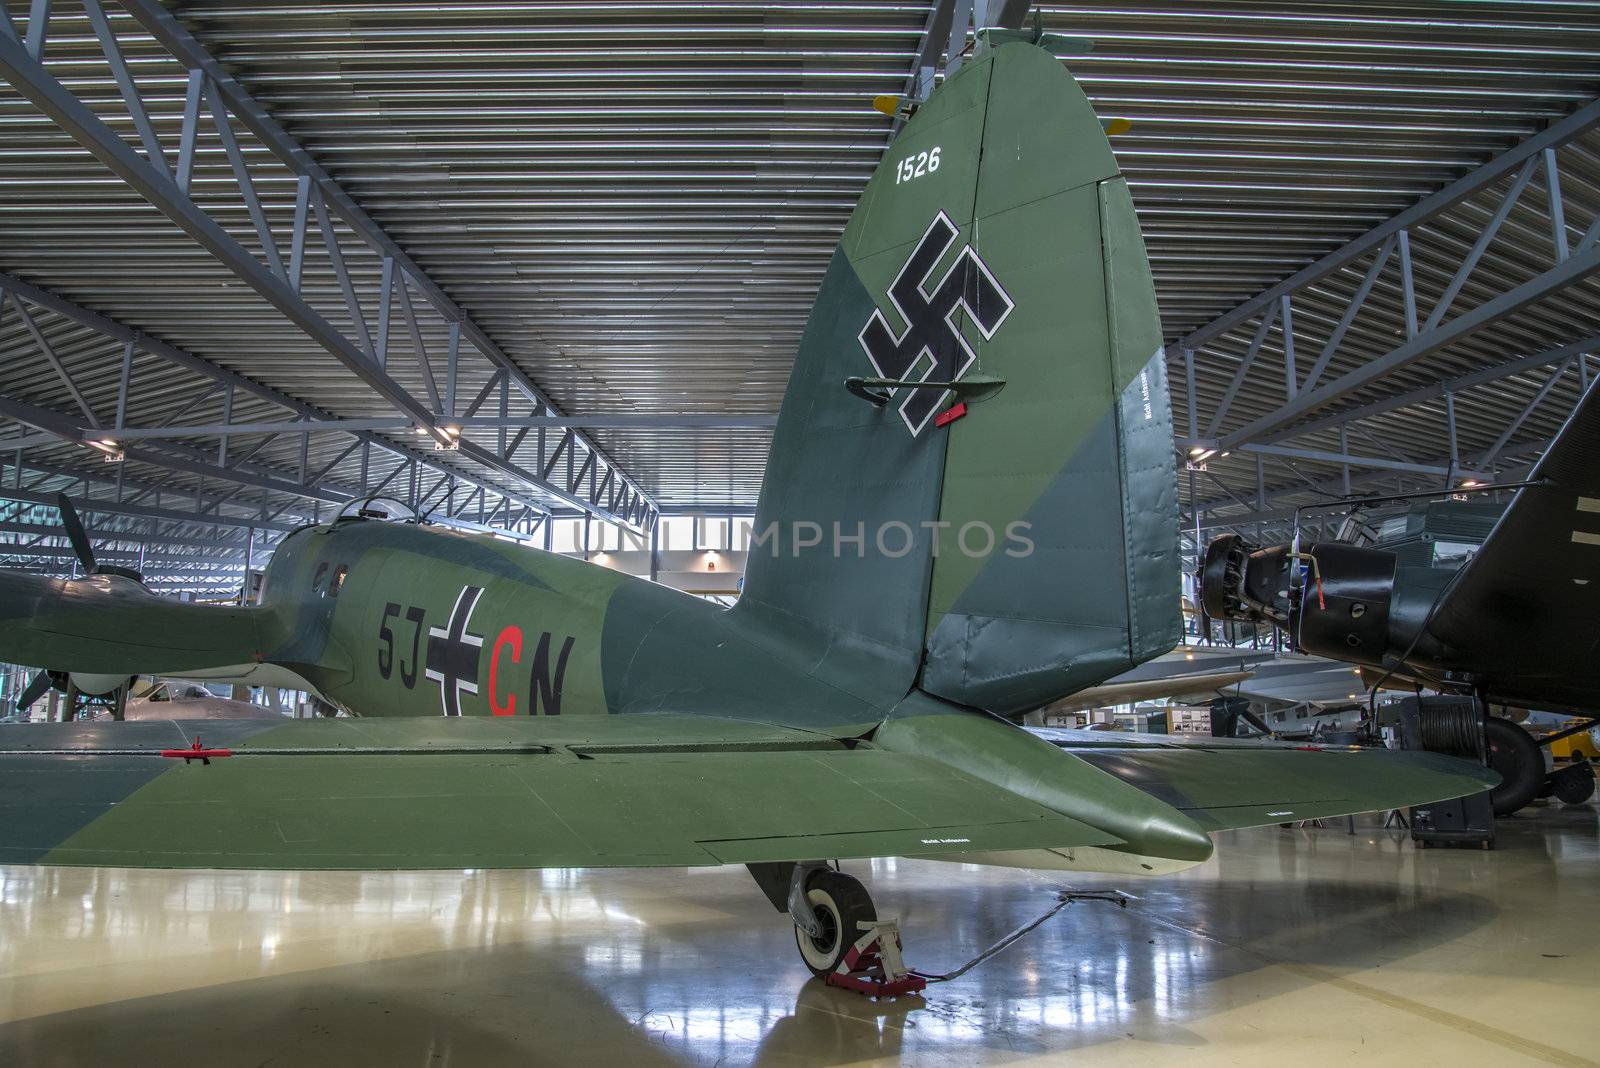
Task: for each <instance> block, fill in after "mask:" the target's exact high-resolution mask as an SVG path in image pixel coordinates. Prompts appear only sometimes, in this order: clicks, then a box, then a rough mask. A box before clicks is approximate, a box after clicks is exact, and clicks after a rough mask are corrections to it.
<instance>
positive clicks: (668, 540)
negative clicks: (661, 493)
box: [660, 515, 695, 551]
mask: <svg viewBox="0 0 1600 1068" xmlns="http://www.w3.org/2000/svg"><path fill="white" fill-rule="evenodd" d="M660 523H661V547H662V548H663V549H666V550H669V551H676V550H679V549H693V548H694V524H695V517H694V516H692V515H667V516H662V517H661V519H660Z"/></svg>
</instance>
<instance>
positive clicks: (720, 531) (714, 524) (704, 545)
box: [695, 515, 728, 549]
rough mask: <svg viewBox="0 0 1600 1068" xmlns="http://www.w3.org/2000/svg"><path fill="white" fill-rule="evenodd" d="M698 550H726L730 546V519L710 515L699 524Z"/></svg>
mask: <svg viewBox="0 0 1600 1068" xmlns="http://www.w3.org/2000/svg"><path fill="white" fill-rule="evenodd" d="M699 527H700V535H699V537H698V539H697V541H696V545H695V548H696V549H725V548H727V546H728V517H727V516H721V515H708V516H705V517H703V518H702V519H701V520H700V522H699Z"/></svg>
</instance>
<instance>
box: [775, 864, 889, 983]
mask: <svg viewBox="0 0 1600 1068" xmlns="http://www.w3.org/2000/svg"><path fill="white" fill-rule="evenodd" d="M806 901H807V902H808V903H810V905H811V912H812V915H814V916H816V918H817V922H818V923H819V924H821V925H822V931H821V933H820V934H817V935H815V936H812V935H808V934H806V933H805V932H804V931H802V930H801V929H800V928H798V927H796V928H795V929H794V941H795V945H797V946H799V947H800V958H801V959H802V960H804V961H805V962H806V967H807V968H810V969H811V974H813V975H816V976H818V977H821V976H825V975H828V974H829V973H831V972H833V971H834V969H836V968H838V967H839V962H840V961H841V960H843V959H844V955H845V954H846V953H848V952H849V951H850V947H851V946H853V945H854V944H855V941H856V939H857V938H859V937H860V930H861V929H860V927H859V926H857V924H858V923H859V922H860V921H861V920H868V921H870V920H876V919H877V918H878V910H877V909H876V908H874V907H873V904H872V897H871V895H869V894H868V893H867V888H866V887H864V886H862V885H861V883H860V881H859V880H857V879H854V878H852V877H851V876H848V875H846V874H844V873H843V872H838V871H832V870H829V869H823V870H820V871H818V872H816V873H815V874H813V875H812V876H811V879H810V880H809V881H808V882H807V883H806Z"/></svg>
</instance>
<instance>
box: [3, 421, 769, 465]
mask: <svg viewBox="0 0 1600 1068" xmlns="http://www.w3.org/2000/svg"><path fill="white" fill-rule="evenodd" d="M777 421H778V417H777V416H775V415H600V416H572V415H510V416H493V415H480V416H465V417H460V418H456V419H452V420H449V421H448V422H447V423H446V424H445V425H446V426H449V427H460V428H461V429H463V430H471V429H479V428H507V429H516V430H523V431H527V430H536V429H538V428H540V427H557V428H568V427H580V426H581V427H590V428H596V429H602V428H603V429H634V430H704V429H715V430H765V429H769V428H771V427H772V426H774V425H776V423H777ZM411 427H412V424H411V422H410V421H409V420H406V419H401V418H387V419H385V418H379V419H297V420H264V421H256V422H238V423H235V422H221V423H198V424H191V425H188V426H161V427H124V428H123V429H122V430H121V431H119V432H117V434H116V435H115V436H116V438H117V440H119V441H142V440H150V439H161V438H198V437H238V436H241V435H246V434H325V433H329V432H336V431H344V432H346V433H351V434H356V433H360V432H361V431H374V430H409V429H411ZM0 447H4V443H0ZM513 451H515V450H510V449H508V450H507V452H508V453H510V452H513ZM607 470H612V469H611V468H607Z"/></svg>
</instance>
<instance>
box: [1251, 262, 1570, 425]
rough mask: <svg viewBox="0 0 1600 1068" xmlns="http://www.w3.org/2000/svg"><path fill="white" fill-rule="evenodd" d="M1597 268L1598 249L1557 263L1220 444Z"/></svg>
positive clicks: (1365, 380) (1295, 414) (1333, 395)
mask: <svg viewBox="0 0 1600 1068" xmlns="http://www.w3.org/2000/svg"><path fill="white" fill-rule="evenodd" d="M1596 270H1600V246H1596V247H1594V248H1591V249H1588V250H1586V251H1584V252H1582V253H1579V254H1578V255H1575V256H1572V257H1569V258H1568V259H1566V260H1563V261H1561V262H1560V263H1557V264H1556V265H1555V266H1554V267H1552V268H1550V269H1549V270H1548V271H1545V272H1544V273H1543V274H1541V275H1538V276H1537V277H1534V278H1531V279H1529V280H1528V281H1527V282H1524V283H1523V284H1522V285H1519V286H1517V287H1515V288H1513V289H1511V290H1508V291H1507V292H1505V293H1502V294H1500V295H1499V296H1497V297H1495V298H1493V299H1492V300H1488V301H1485V302H1484V303H1483V304H1480V305H1479V306H1478V307H1476V308H1473V309H1472V310H1471V311H1466V312H1462V313H1461V314H1460V315H1458V316H1456V317H1455V318H1454V319H1451V320H1450V321H1449V322H1447V323H1444V324H1443V325H1441V326H1437V327H1435V328H1434V329H1432V330H1424V331H1422V332H1421V333H1419V334H1417V336H1416V337H1414V338H1411V339H1410V340H1408V341H1406V342H1404V343H1402V344H1401V345H1399V346H1397V347H1396V348H1394V349H1391V350H1390V351H1389V352H1388V353H1387V354H1385V355H1383V356H1380V357H1379V358H1378V359H1376V360H1372V361H1370V362H1368V363H1365V364H1363V365H1361V366H1360V367H1357V368H1355V369H1354V370H1352V371H1348V372H1346V373H1345V374H1343V375H1341V376H1340V377H1339V378H1336V379H1334V380H1333V381H1332V382H1329V383H1328V384H1327V385H1325V386H1323V387H1321V388H1319V389H1316V390H1313V391H1311V392H1309V393H1302V394H1301V395H1300V396H1298V397H1296V398H1295V399H1293V400H1291V401H1289V402H1288V403H1286V404H1284V405H1283V406H1281V407H1279V408H1278V409H1277V410H1275V411H1272V412H1269V413H1267V414H1266V415H1263V416H1261V417H1260V418H1258V419H1254V420H1252V421H1251V422H1249V423H1247V424H1245V425H1244V426H1242V427H1240V428H1239V429H1238V430H1236V431H1234V432H1233V433H1231V434H1229V435H1227V436H1226V437H1224V438H1223V439H1222V441H1221V445H1222V447H1223V448H1224V449H1232V448H1235V447H1237V446H1239V445H1242V444H1243V443H1245V442H1246V441H1250V440H1252V439H1254V438H1257V437H1260V436H1261V435H1263V434H1266V433H1269V432H1271V431H1274V430H1277V429H1279V428H1281V427H1286V426H1290V425H1291V424H1293V423H1294V422H1295V421H1296V420H1298V419H1300V418H1302V417H1304V416H1305V415H1307V414H1309V413H1311V412H1313V411H1315V410H1317V409H1318V408H1324V407H1326V406H1327V405H1329V404H1331V403H1333V402H1334V401H1337V400H1341V399H1343V398H1344V397H1347V396H1349V395H1350V394H1352V393H1354V392H1356V391H1357V390H1360V389H1362V388H1364V387H1366V386H1368V385H1371V384H1372V383H1373V382H1376V381H1377V380H1378V379H1380V378H1383V377H1384V376H1386V375H1389V374H1392V373H1393V372H1394V371H1395V370H1397V369H1399V368H1401V367H1404V366H1406V365H1407V364H1409V363H1412V362H1414V361H1416V360H1419V359H1421V358H1422V357H1424V356H1426V355H1428V354H1429V353H1431V352H1436V351H1438V350H1439V349H1442V348H1444V347H1445V346H1447V345H1450V344H1452V343H1454V342H1456V341H1459V340H1460V339H1461V338H1463V337H1466V336H1468V335H1469V334H1471V333H1473V332H1474V331H1476V330H1478V329H1480V328H1482V327H1483V326H1485V325H1486V324H1488V323H1491V322H1494V321H1495V320H1497V319H1501V318H1504V317H1505V316H1507V315H1510V314H1511V313H1512V312H1515V311H1518V310H1520V309H1522V308H1525V307H1527V306H1528V305H1530V304H1534V303H1537V302H1538V301H1541V300H1543V299H1545V298H1546V297H1548V296H1550V295H1551V294H1553V293H1557V292H1559V291H1561V290H1562V289H1565V288H1566V287H1567V286H1570V285H1572V284H1573V283H1574V282H1578V281H1580V280H1582V279H1583V278H1586V277H1587V276H1588V275H1590V274H1592V273H1594V272H1595V271H1596Z"/></svg>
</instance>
